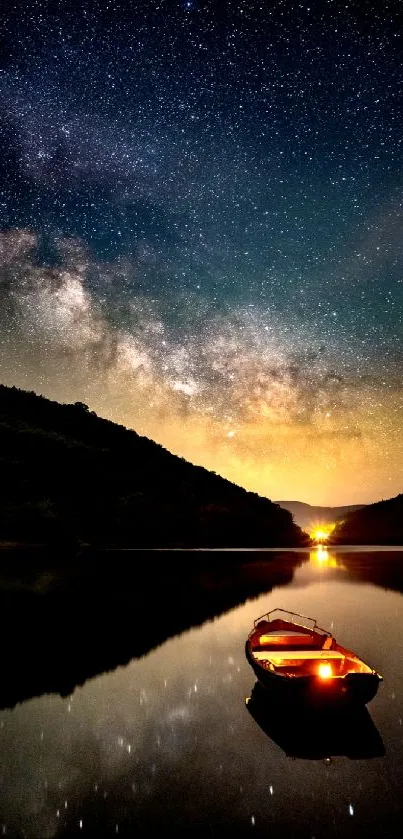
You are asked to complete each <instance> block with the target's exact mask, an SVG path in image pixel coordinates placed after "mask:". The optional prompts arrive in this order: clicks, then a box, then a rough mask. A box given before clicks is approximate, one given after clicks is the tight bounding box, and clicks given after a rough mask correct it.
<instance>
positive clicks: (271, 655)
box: [253, 650, 345, 665]
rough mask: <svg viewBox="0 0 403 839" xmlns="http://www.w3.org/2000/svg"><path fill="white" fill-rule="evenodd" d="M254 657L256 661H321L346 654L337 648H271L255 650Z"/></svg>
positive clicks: (339, 657)
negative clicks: (278, 649) (279, 649)
mask: <svg viewBox="0 0 403 839" xmlns="http://www.w3.org/2000/svg"><path fill="white" fill-rule="evenodd" d="M253 657H254V658H255V659H256V661H267V660H269V661H272V662H273V664H276V665H277V664H279V665H280V664H282V663H283V662H285V661H297V660H298V661H306V660H308V659H310V660H316V661H320V660H321V659H322V658H323V659H325V661H328V660H329V659H338V660H339V661H340V659H344V657H345V656H344V655H343V654H342V653H339V652H337V650H281V652H280V651H279V652H277V651H273V652H272V651H269V650H253Z"/></svg>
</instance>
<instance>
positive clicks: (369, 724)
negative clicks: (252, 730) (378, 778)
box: [246, 682, 385, 760]
mask: <svg viewBox="0 0 403 839" xmlns="http://www.w3.org/2000/svg"><path fill="white" fill-rule="evenodd" d="M246 707H247V709H248V711H249V713H250V714H251V716H252V717H253V719H254V720H255V722H256V723H257V724H258V725H259V726H260V728H261V729H262V731H264V733H265V734H266V735H267V736H268V737H269V738H270V739H271V740H273V742H274V743H276V744H277V745H278V746H279V747H280V749H282V750H283V752H285V754H286V755H288V757H294V758H303V759H305V760H320V759H324V758H330V757H335V756H341V755H344V756H346V757H348V758H350V759H351V760H363V759H367V758H371V757H383V755H384V754H385V748H384V745H383V741H382V738H381V736H380V734H379V731H378V730H377V728H376V726H375V724H374V722H373V720H372V718H371V716H370V714H369V711H368V709H367V708H366V707H365V706H362V707H357V708H354V709H349V710H340V709H339V710H332V711H329V710H328V711H322V712H319V711H318V710H317V709H316V710H312V711H310V710H309V708H307V707H296V706H295V704H294V705H293V708H292V710H291V711H290V709H289V708H288V709H287V708H286V709H284V708H281V707H279V706H278V705H273V704H272V703H270V702H269V700H268V698H267V694H266V692H265V691H264V689H263V688H262V687H261V685H260V684H259V683H258V682H256V684H255V686H254V688H253V690H252V694H251V696H250V698H249V699H248V700H247V702H246Z"/></svg>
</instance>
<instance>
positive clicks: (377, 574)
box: [0, 548, 403, 839]
mask: <svg viewBox="0 0 403 839" xmlns="http://www.w3.org/2000/svg"><path fill="white" fill-rule="evenodd" d="M296 559H298V562H299V563H300V564H299V565H297V562H296ZM290 562H291V572H290V574H289V575H288V577H289V581H288V582H285V584H284V582H282V577H281V573H280V574H279V568H280V569H281V568H282V567H283V566H284V564H287V563H290ZM295 566H296V567H295ZM251 569H252V570H251ZM252 572H253V567H252V566H249V569H248V570H246V571H245V573H246V574H247V575H249V577H250V574H251V573H252ZM238 574H239V572H238ZM265 575H266V578H267V584H265V582H264V580H263V583H262V585H261V588H262V594H261V595H260V596H258V597H256V598H255V599H253V600H249V601H247V602H246V603H243V604H241V605H239V606H237V607H236V608H233V609H231V611H229V612H226V613H224V614H222V615H221V616H220V617H217V618H215V619H214V620H210V621H207V622H205V623H204V624H202V625H201V626H199V627H196V628H193V629H190V630H187V631H184V632H183V633H182V634H180V635H179V636H176V637H172V638H171V639H170V640H167V641H166V642H165V643H162V645H161V646H159V647H158V648H157V649H154V650H153V651H151V652H149V653H148V654H147V655H145V656H144V657H143V658H140V659H133V660H132V661H131V662H130V663H129V664H127V665H126V666H123V667H122V666H121V667H118V668H117V669H116V670H114V671H113V672H109V673H105V674H103V675H100V676H97V677H95V678H92V679H89V680H88V681H86V682H85V683H84V684H83V685H82V686H78V687H76V689H75V690H74V691H73V692H72V694H71V695H69V696H67V697H65V698H62V697H60V696H59V695H56V694H53V695H52V694H51V695H43V696H40V697H39V698H35V699H31V700H29V701H25V702H23V703H22V704H18V705H16V707H14V708H13V709H8V710H7V709H6V710H3V711H1V712H0V743H1V753H0V784H1V786H0V789H1V803H0V819H1V821H0V831H2V832H3V834H5V835H10V836H13V835H14V836H27V837H37V836H44V837H45V836H46V837H53V836H64V835H75V834H77V835H82V836H84V835H97V836H101V835H111V836H115V835H130V836H137V835H150V836H151V835H156V834H157V833H158V834H159V835H167V834H169V833H170V832H171V833H172V835H178V834H182V833H186V834H189V836H190V835H196V834H197V835H203V836H204V835H205V836H207V837H210V836H220V835H224V834H227V835H240V834H241V835H245V836H251V837H253V836H267V837H269V836H273V837H283V836H284V837H307V839H313V837H315V839H320V837H350V836H351V837H353V836H354V837H357V836H359V837H364V836H365V837H367V836H380V837H394V836H399V837H400V835H401V824H402V817H403V795H402V790H403V599H402V594H401V591H403V548H402V549H397V550H396V549H393V551H374V550H371V549H368V550H361V551H357V550H353V551H348V550H346V549H344V550H341V549H340V550H338V551H330V550H329V551H327V553H325V552H321V551H313V552H311V553H310V554H309V552H306V553H304V552H301V551H299V552H298V554H292V553H291V552H289V553H282V552H275V553H271V554H270V562H266V564H265ZM291 578H292V579H291ZM278 581H280V582H278ZM273 584H274V588H272V586H273ZM271 589H272V590H271ZM184 596H185V595H184ZM207 597H208V595H207V594H206V598H207ZM152 603H153V601H152V595H151V598H150V607H152ZM188 605H189V604H188ZM275 607H281V608H285V609H289V610H292V611H297V612H302V613H304V614H307V615H310V616H313V617H315V618H316V619H317V621H318V623H319V624H320V625H321V626H324V627H326V628H329V629H331V631H332V632H333V634H334V635H335V636H336V638H337V639H338V640H339V641H340V642H341V643H342V644H345V645H346V646H348V647H350V648H352V649H353V650H355V651H356V652H357V653H358V654H359V655H360V656H361V657H362V658H363V659H364V660H366V661H367V662H368V663H369V664H371V665H372V666H373V667H375V668H376V669H377V670H378V671H379V672H380V673H381V674H382V675H383V676H384V682H383V684H381V686H380V688H379V691H378V694H377V696H376V698H375V699H374V700H373V702H372V703H371V704H370V705H369V706H368V711H369V714H370V718H369V719H368V718H367V719H365V720H364V723H365V725H364V727H363V730H362V731H361V730H359V729H360V721H359V720H358V722H357V727H356V728H354V726H352V727H351V729H350V730H348V737H347V742H346V737H343V731H342V730H341V729H340V731H339V732H337V726H336V736H334V734H335V732H334V731H333V732H330V731H322V732H321V731H320V730H319V732H318V730H313V731H312V740H313V741H315V742H316V744H317V743H318V742H319V748H318V749H317V750H316V755H315V754H313V755H311V754H310V753H309V740H310V737H309V733H308V736H307V737H305V741H304V737H302V741H301V732H298V727H296V726H295V724H294V723H293V724H292V725H291V727H290V730H291V735H290V736H289V737H288V739H287V737H286V740H287V742H286V743H284V728H283V729H281V727H280V730H278V728H276V720H275V719H274V720H273V717H272V715H271V714H270V713H268V717H267V719H266V722H267V725H266V726H264V725H263V726H262V725H260V724H258V722H256V719H255V718H254V717H253V716H252V714H251V713H250V712H249V711H248V707H247V705H246V703H245V699H246V698H247V697H249V696H250V695H251V693H252V690H253V688H254V685H255V678H254V674H253V672H252V670H251V668H250V667H249V665H248V663H247V661H246V659H245V655H244V644H245V639H246V636H247V634H248V632H249V630H250V628H251V624H252V622H253V620H254V619H255V618H256V617H257V616H259V615H260V614H262V613H264V612H267V611H268V610H270V609H272V608H275ZM207 614H208V610H207ZM151 616H152V608H150V617H151ZM72 621H74V615H72ZM105 621H106V622H107V621H108V615H107V614H106V615H105ZM27 631H29V628H27ZM51 631H52V628H51V627H50V632H51ZM167 634H168V633H167ZM47 641H48V639H47V638H46V637H45V638H44V639H43V643H44V645H46V644H47ZM3 642H5V643H7V640H6V639H3ZM93 642H94V649H95V647H96V644H97V628H96V627H95V626H94V630H93ZM294 722H295V721H294ZM361 722H362V720H361ZM302 723H303V725H305V726H306V723H304V722H303V721H302ZM313 725H314V727H315V722H314V723H313ZM320 725H322V726H323V722H322V721H319V723H318V724H317V728H319V727H320ZM265 728H266V730H264V729H265ZM363 732H364V733H363ZM302 733H304V732H302ZM322 734H323V737H322ZM269 735H270V736H269ZM331 735H333V740H332V736H331ZM318 738H319V740H318ZM363 738H364V739H363ZM321 745H322V746H323V749H322V752H323V753H322V752H321ZM363 755H364V756H363Z"/></svg>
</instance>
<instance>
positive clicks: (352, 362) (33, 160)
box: [0, 0, 403, 504]
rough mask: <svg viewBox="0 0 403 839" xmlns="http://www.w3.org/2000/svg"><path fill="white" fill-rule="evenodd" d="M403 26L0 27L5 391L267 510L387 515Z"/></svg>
mask: <svg viewBox="0 0 403 839" xmlns="http://www.w3.org/2000/svg"><path fill="white" fill-rule="evenodd" d="M402 39H403V10H402V6H401V3H400V2H388V0H383V2H382V3H380V2H379V0H377V2H354V0H351V2H350V0H334V2H333V1H332V0H317V1H316V2H315V0H312V2H309V0H307V2H301V3H297V2H295V3H294V2H292V0H279V2H271V0H261V2H254V0H247V1H246V0H245V2H243V1H242V0H240V1H239V2H229V0H227V2H225V0H216V2H214V0H200V2H197V0H187V1H186V0H185V2H180V0H178V1H177V2H171V0H165V2H162V0H159V1H158V0H156V2H150V0H149V2H142V1H141V0H140V1H139V2H134V1H133V0H132V2H130V0H126V1H125V2H123V0H122V2H120V1H119V0H110V2H109V1H108V0H99V2H95V0H84V2H80V3H72V4H69V3H66V2H65V0H61V2H50V1H49V2H45V0H43V2H41V1H40V0H39V1H38V2H35V0H30V1H29V2H25V0H21V2H15V3H8V2H7V0H5V2H4V3H2V5H1V10H0V254H1V267H0V380H1V381H2V382H4V383H5V384H10V385H11V384H14V385H17V386H18V387H23V388H27V389H30V390H31V389H32V390H35V391H36V392H38V393H42V394H44V395H45V396H49V397H51V398H53V399H57V400H59V401H62V402H71V401H76V400H81V401H84V402H86V403H87V404H88V405H89V407H90V408H91V409H94V410H96V411H97V413H99V414H100V415H102V416H106V417H109V418H111V419H113V420H115V421H118V422H122V423H124V424H125V425H127V426H129V427H132V428H135V429H136V430H137V431H138V432H139V433H141V434H145V435H147V436H148V437H151V438H152V439H154V440H157V441H158V442H160V443H162V444H163V445H164V446H166V447H167V448H168V449H170V450H171V451H173V452H175V453H177V454H180V455H182V456H184V457H186V458H187V459H189V460H191V461H192V462H194V463H199V464H202V465H204V466H206V467H208V468H209V469H213V470H214V471H216V472H218V473H219V474H222V475H225V476H226V477H228V478H230V479H231V480H234V481H235V482H237V483H239V484H240V485H242V486H245V487H247V488H248V489H253V490H256V491H258V492H260V493H261V494H262V495H267V496H269V497H270V498H274V499H276V498H283V499H286V498H288V499H299V500H302V501H308V502H311V503H318V504H320V503H322V504H326V503H330V504H332V503H334V504H336V503H340V504H341V503H345V504H346V503H349V502H351V503H357V502H361V501H362V502H368V501H373V500H378V499H379V498H382V497H383V498H387V497H390V496H393V495H396V494H397V493H398V492H399V491H403V480H402V478H401V476H402V471H403V469H402V467H403V435H402V433H401V432H402V414H403V383H402V375H401V374H402V360H403V352H402V350H403V333H402V321H403V317H402V310H403V273H402V252H403V230H402V219H403V204H402V185H403V166H402V162H403V160H402V158H403V107H402V102H403V100H402V77H403V62H402V57H403V50H402Z"/></svg>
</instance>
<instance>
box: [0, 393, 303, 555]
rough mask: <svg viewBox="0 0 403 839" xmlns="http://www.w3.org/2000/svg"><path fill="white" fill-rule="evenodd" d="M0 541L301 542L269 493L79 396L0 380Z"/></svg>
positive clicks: (158, 544)
mask: <svg viewBox="0 0 403 839" xmlns="http://www.w3.org/2000/svg"><path fill="white" fill-rule="evenodd" d="M0 464H1V474H2V481H1V483H0V540H2V541H3V542H4V541H7V540H8V541H11V542H12V541H17V542H25V543H27V542H28V543H46V544H49V543H50V544H54V543H63V544H66V543H72V544H73V545H74V544H83V543H84V544H86V543H88V544H91V545H95V546H96V545H98V546H99V545H111V546H120V547H121V546H131V547H169V546H172V547H191V546H194V547H234V546H238V547H267V546H291V545H294V546H301V545H304V544H307V542H308V541H309V540H308V537H307V536H306V535H305V534H304V533H303V532H302V530H301V529H300V528H299V527H298V526H297V525H296V524H295V523H294V522H293V519H292V516H291V514H290V513H289V512H288V511H287V510H284V509H283V508H281V507H280V506H279V505H278V504H275V503H273V502H271V501H269V500H268V499H267V498H262V497H261V496H259V495H257V494H255V493H252V492H247V491H246V490H244V489H242V488H241V487H238V486H236V485H235V484H232V483H231V482H230V481H228V480H226V479H224V478H222V477H220V476H219V475H216V474H215V473H214V472H209V471H207V470H206V469H204V468H202V467H200V466H194V465H192V464H191V463H189V462H187V461H186V460H184V459H183V458H180V457H177V456H175V455H173V454H171V453H170V452H168V451H167V450H166V449H164V448H163V447H162V446H160V445H158V444H157V443H154V442H153V441H151V440H149V439H147V438H146V437H141V436H139V435H138V434H137V433H136V432H135V431H132V430H128V429H126V428H125V427H124V426H121V425H117V424H115V423H113V422H110V421H109V420H106V419H102V418H100V417H98V416H97V415H96V414H95V413H94V412H93V411H90V410H89V409H88V407H87V405H85V404H84V403H82V402H76V403H75V404H73V405H70V404H68V405H62V404H59V403H57V402H53V401H50V400H49V399H45V398H44V397H42V396H38V395H37V394H35V393H33V392H27V391H23V390H19V389H17V388H15V387H12V388H9V387H5V386H3V385H0Z"/></svg>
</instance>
